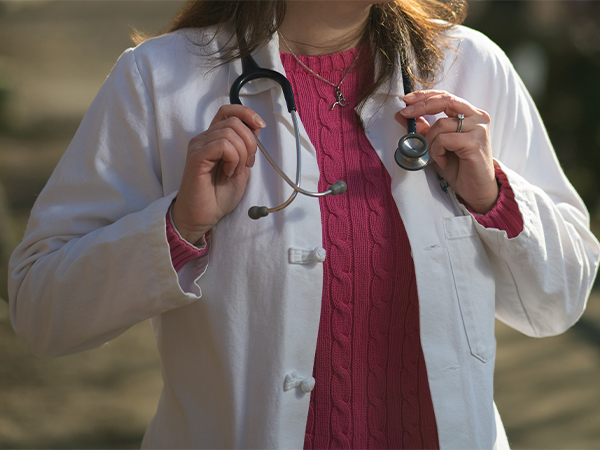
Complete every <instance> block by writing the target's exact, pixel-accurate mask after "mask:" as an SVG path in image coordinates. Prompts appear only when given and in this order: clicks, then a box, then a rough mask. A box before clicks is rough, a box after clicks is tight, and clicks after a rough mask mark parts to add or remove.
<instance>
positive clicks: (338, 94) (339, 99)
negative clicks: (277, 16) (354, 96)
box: [279, 33, 362, 111]
mask: <svg viewBox="0 0 600 450" xmlns="http://www.w3.org/2000/svg"><path fill="white" fill-rule="evenodd" d="M279 36H281V39H283V43H284V44H285V46H286V47H287V49H288V50H289V51H290V53H291V54H292V56H293V57H294V59H295V60H296V61H298V64H300V65H301V66H302V67H304V68H305V69H306V70H308V71H309V72H310V73H312V74H313V75H314V76H315V77H317V78H318V79H319V80H322V81H324V82H325V83H327V84H328V85H330V86H333V87H334V88H335V96H336V98H337V100H336V101H335V102H334V103H333V105H331V109H330V110H329V111H333V108H335V107H336V106H337V105H340V106H341V107H344V106H346V105H347V104H348V102H347V101H346V98H345V97H344V94H342V91H341V87H342V83H343V82H344V81H345V80H346V77H347V76H348V75H349V74H350V71H351V70H352V68H353V67H354V64H356V61H358V57H359V56H360V53H361V52H362V46H361V48H360V50H359V51H358V53H357V54H356V57H355V58H354V61H352V64H350V67H349V68H348V70H347V71H346V73H345V74H344V77H343V78H342V81H340V82H339V83H338V84H333V83H332V82H331V81H329V80H326V79H325V78H323V77H322V76H321V75H319V74H318V73H316V72H315V71H313V70H312V69H311V68H310V67H308V66H307V65H306V64H304V63H303V62H302V61H300V58H298V57H297V56H296V54H295V53H294V52H293V51H292V49H291V48H290V44H288V42H287V41H286V40H285V37H283V34H281V33H279Z"/></svg>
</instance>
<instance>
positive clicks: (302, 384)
mask: <svg viewBox="0 0 600 450" xmlns="http://www.w3.org/2000/svg"><path fill="white" fill-rule="evenodd" d="M297 387H299V388H300V389H301V390H302V392H304V393H305V394H308V393H309V392H311V391H312V390H313V389H314V388H315V379H314V378H313V377H306V378H304V377H301V376H300V375H298V374H297V373H296V372H290V373H288V374H287V375H286V376H285V382H284V384H283V390H284V391H286V392H287V391H289V390H291V389H294V388H297Z"/></svg>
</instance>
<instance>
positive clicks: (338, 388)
mask: <svg viewBox="0 0 600 450" xmlns="http://www.w3.org/2000/svg"><path fill="white" fill-rule="evenodd" d="M453 8H454V9H453ZM460 17H461V5H455V6H453V7H446V6H444V4H437V3H436V2H433V1H427V2H413V1H410V0H406V1H398V2H377V3H376V2H372V1H371V2H369V1H314V2H309V1H302V2H285V1H273V2H271V1H262V2H245V1H239V2H223V1H200V2H189V3H188V4H187V5H186V6H185V7H184V8H183V9H182V11H181V12H180V14H179V16H178V17H177V18H176V20H175V22H174V25H173V27H172V31H173V32H172V33H169V34H166V35H164V36H161V37H158V38H155V39H151V40H148V41H146V42H144V43H143V44H141V45H139V46H138V47H136V48H135V49H131V50H128V51H126V52H125V53H124V54H123V56H122V57H121V58H120V59H119V61H118V63H117V64H116V66H115V67H114V69H113V71H112V73H111V75H110V76H109V78H108V79H107V81H106V83H105V84H104V86H103V87H102V89H101V91H100V93H99V95H98V97H97V98H96V100H95V101H94V103H93V104H92V106H91V108H90V111H89V112H88V114H87V115H86V117H85V119H84V120H83V122H82V124H81V127H80V129H79V131H78V132H77V134H76V136H75V138H74V140H73V142H72V144H71V145H70V147H69V148H68V149H67V151H66V153H65V156H64V157H63V159H62V160H61V162H60V163H59V165H58V167H57V169H56V172H55V173H54V175H53V176H52V178H51V180H50V181H49V183H48V185H47V187H46V188H45V189H44V191H43V192H42V194H41V195H40V197H39V199H38V201H37V203H36V205H35V207H34V209H33V211H32V216H31V219H30V224H29V227H28V230H27V233H26V236H25V239H24V241H23V243H22V244H21V245H20V246H19V248H18V249H17V250H16V251H15V253H14V255H13V257H12V260H11V272H12V273H11V281H10V282H11V318H12V321H13V325H14V327H15V330H16V331H17V332H18V333H19V334H20V335H21V336H22V337H23V338H24V339H25V340H26V341H27V342H28V343H29V345H30V346H31V348H32V349H33V350H34V351H35V352H37V353H38V354H40V355H47V356H52V355H63V354H68V353H72V352H77V351H82V350H85V349H88V348H92V347H96V346H99V345H102V344H103V343H104V342H106V341H107V340H109V339H112V338H113V337H115V336H117V335H119V334H120V333H122V332H123V331H125V330H126V329H127V328H128V327H130V326H131V325H133V324H135V323H137V322H139V321H142V320H145V319H147V318H151V321H152V325H153V327H154V330H155V333H156V337H157V342H158V348H159V351H160V356H161V363H162V368H163V378H164V382H165V387H164V390H163V394H162V396H161V399H160V403H159V407H158V411H157V414H156V416H155V418H154V419H153V421H152V423H151V424H150V426H149V428H148V431H147V433H146V436H145V439H144V443H143V445H144V447H148V448H193V447H205V448H238V447H240V448H241V447H243V448H298V447H301V446H303V445H304V447H306V448H334V447H335V448H338V447H344V448H492V447H496V448H507V447H508V443H507V441H506V437H505V435H504V430H503V428H502V423H501V421H500V418H499V416H498V414H497V411H496V409H495V406H494V404H493V388H492V386H493V383H492V377H493V364H494V362H493V361H494V354H495V340H494V315H496V316H497V317H498V318H500V319H501V320H503V321H505V322H506V323H508V324H509V325H511V326H513V327H515V328H516V329H518V330H520V331H522V332H524V333H526V334H529V335H533V336H545V335H551V334H556V333H560V332H562V331H564V330H565V329H567V328H568V327H569V326H571V325H572V324H573V323H574V322H575V321H576V320H577V318H578V317H579V316H580V315H581V313H582V311H583V309H584V307H585V302H586V298H587V295H588V293H589V289H590V287H591V284H592V282H593V278H594V275H595V272H596V268H597V261H598V243H597V241H596V240H595V238H594V237H593V235H592V234H591V233H590V231H589V228H588V217H587V212H586V211H585V208H584V206H583V204H582V202H581V200H580V199H579V197H578V196H577V194H576V193H575V191H574V190H573V188H572V187H571V186H570V184H569V183H568V181H567V180H566V178H565V177H564V175H563V173H562V171H561V169H560V167H559V165H558V163H557V161H556V158H555V156H554V153H553V151H552V148H551V146H550V144H549V142H548V139H547V136H546V133H545V131H544V128H543V126H542V124H541V122H540V119H539V117H538V114H537V112H536V110H535V107H534V106H533V103H532V101H531V99H530V98H529V96H528V95H527V93H526V92H525V90H524V88H523V86H522V84H521V82H520V81H519V79H518V77H517V76H516V75H515V73H514V71H513V69H512V67H511V66H510V64H509V62H508V61H507V59H506V57H505V56H504V55H503V54H502V53H501V52H500V51H499V50H498V49H497V48H496V47H495V46H494V45H493V44H492V43H490V42H489V41H488V40H486V39H485V38H484V37H482V36H481V35H479V34H477V33H475V32H473V31H471V30H468V29H465V28H462V27H459V26H453V25H452V23H457V22H459V21H460ZM435 18H442V19H445V20H446V22H443V21H432V20H431V19H435ZM239 36H244V39H238V37H239ZM240 42H241V43H242V44H239V43H240ZM240 53H241V54H242V56H243V55H245V54H248V53H252V55H253V57H254V59H255V60H256V61H257V63H258V64H259V65H260V66H261V67H266V68H271V69H274V70H276V71H278V72H281V73H285V74H286V75H287V76H288V78H290V80H291V83H292V87H293V89H294V91H295V94H296V97H297V102H298V111H299V114H300V118H301V121H302V126H301V141H302V154H303V161H302V171H303V174H302V183H303V187H305V188H306V189H310V190H313V191H314V190H317V188H319V189H320V190H323V189H324V188H326V187H327V186H328V185H330V184H332V183H333V182H334V181H335V180H338V179H341V180H343V181H345V182H346V183H347V185H348V191H347V193H345V194H341V195H337V196H331V197H325V198H323V199H321V200H320V201H317V200H315V199H311V198H308V197H304V196H298V197H297V198H296V200H295V201H294V202H293V203H292V204H291V205H290V206H288V207H287V208H286V209H284V210H282V211H280V212H277V213H273V214H270V215H269V216H268V217H266V218H263V219H261V220H257V221H253V220H250V219H249V218H248V216H247V211H248V208H249V207H251V206H253V205H261V204H269V205H279V204H281V203H282V202H284V201H285V200H286V199H287V197H288V196H289V195H290V189H289V187H287V186H286V185H285V183H284V182H283V180H282V179H281V178H280V177H279V176H278V175H277V174H276V173H275V171H274V170H273V169H272V167H271V166H270V165H269V164H268V162H267V161H266V160H265V158H263V157H262V156H260V155H259V156H256V143H255V140H254V138H253V136H252V133H251V131H254V132H255V133H257V134H260V138H261V140H262V141H263V143H264V144H265V147H266V148H267V149H269V150H270V151H271V152H273V153H274V154H275V159H277V160H278V161H279V162H280V163H281V165H282V166H283V168H284V170H285V171H286V172H287V173H292V172H293V171H294V170H295V154H294V151H293V148H294V146H295V142H294V137H293V126H292V123H291V120H290V118H289V115H288V114H287V111H286V110H285V108H284V102H283V100H282V95H281V93H280V90H279V88H278V87H277V86H276V85H275V84H274V83H271V82H270V81H268V80H257V81H256V82H254V83H251V84H248V85H246V86H245V87H244V89H243V90H242V92H241V94H240V98H241V102H242V104H243V105H244V106H240V105H229V104H228V103H229V100H228V96H229V88H230V86H231V84H232V82H233V81H234V80H235V79H236V78H237V77H238V76H239V75H240V73H241V64H240V61H239V58H238V56H239V54H240ZM407 55H410V61H411V64H410V66H408V65H407V66H406V67H404V68H403V70H404V71H405V72H406V73H407V74H408V75H409V76H410V77H411V78H412V79H413V80H414V81H415V82H419V83H420V84H421V85H422V86H425V87H427V88H428V89H425V90H420V91H417V92H414V93H412V94H408V95H405V94H406V93H405V92H404V90H403V87H402V76H401V70H400V67H399V63H398V61H400V60H401V57H403V56H407ZM340 94H341V96H340ZM355 109H356V111H357V113H358V115H357V114H356V113H355ZM423 116H424V117H425V119H424V118H422V117H423ZM407 118H409V119H410V118H418V131H419V132H420V133H421V134H424V135H425V137H426V138H427V140H428V142H429V145H430V153H431V159H432V161H433V162H432V164H430V165H429V166H428V167H427V168H425V170H423V171H419V172H407V171H405V170H404V169H401V168H400V167H398V165H396V163H395V162H394V150H395V148H396V146H397V142H398V139H399V138H400V137H401V136H403V135H404V134H405V133H406V128H405V127H406V119H407Z"/></svg>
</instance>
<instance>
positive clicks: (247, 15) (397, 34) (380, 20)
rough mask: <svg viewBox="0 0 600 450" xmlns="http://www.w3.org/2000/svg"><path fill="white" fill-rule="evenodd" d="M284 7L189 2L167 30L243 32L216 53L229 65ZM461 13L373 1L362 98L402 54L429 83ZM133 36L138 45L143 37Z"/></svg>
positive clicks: (440, 0)
mask: <svg viewBox="0 0 600 450" xmlns="http://www.w3.org/2000/svg"><path fill="white" fill-rule="evenodd" d="M285 6H286V0H192V1H188V2H187V3H185V4H184V6H183V7H182V8H181V10H180V11H179V12H178V13H177V15H176V16H175V18H174V19H173V21H172V23H171V25H170V27H169V29H168V31H175V30H180V29H183V28H205V27H208V26H214V25H216V26H217V33H218V32H219V31H220V30H221V29H222V27H223V26H224V25H226V24H232V23H233V24H234V25H235V31H236V35H238V36H246V43H245V45H244V46H243V48H240V45H239V43H238V42H237V39H233V36H231V38H232V39H230V43H229V44H228V45H227V48H225V49H222V50H223V51H224V53H223V54H222V55H221V56H220V57H219V59H220V62H221V63H227V62H230V61H232V60H234V59H237V58H240V57H244V56H246V55H248V54H250V53H252V52H253V51H254V50H256V49H257V48H259V47H261V46H262V45H264V44H266V43H267V42H268V41H269V40H270V39H271V38H272V36H273V34H274V33H275V32H276V31H277V29H278V28H279V26H280V25H281V23H282V22H283V18H284V16H285ZM465 16H466V2H465V1H464V0H396V1H394V2H390V3H378V4H374V5H372V6H371V12H370V15H369V18H368V20H367V23H366V26H365V29H364V31H363V34H362V36H361V40H360V43H362V44H367V43H370V45H368V46H367V47H368V48H372V49H373V52H372V55H371V57H372V58H373V59H374V60H375V61H376V62H377V64H378V67H379V71H378V74H377V78H376V79H375V80H374V83H373V84H372V85H371V86H367V87H366V88H365V89H364V91H365V93H364V94H363V96H362V100H363V101H364V99H366V98H367V97H368V96H369V95H370V94H371V93H373V92H374V91H375V90H376V89H377V88H378V87H379V86H381V85H382V84H383V83H386V82H387V81H388V80H390V78H391V77H392V76H393V75H394V74H395V72H396V71H397V69H398V61H399V57H400V56H401V55H402V56H404V57H405V58H406V59H405V60H412V61H413V63H414V68H415V69H416V70H413V67H412V65H411V67H408V68H407V69H408V73H409V75H410V76H411V78H412V79H413V83H414V81H417V82H419V83H421V84H423V85H424V86H428V85H431V84H432V83H433V81H434V80H435V75H436V72H437V70H438V69H439V67H440V65H441V63H442V60H443V57H444V54H443V48H444V47H446V46H447V45H446V43H445V39H444V36H445V31H446V30H448V29H450V28H451V27H452V26H454V25H456V24H459V23H461V22H462V21H463V20H464V18H465ZM268 18H272V19H273V20H268ZM435 19H438V20H435ZM134 40H135V41H136V43H139V42H141V41H142V40H143V38H139V36H138V38H137V39H136V38H134Z"/></svg>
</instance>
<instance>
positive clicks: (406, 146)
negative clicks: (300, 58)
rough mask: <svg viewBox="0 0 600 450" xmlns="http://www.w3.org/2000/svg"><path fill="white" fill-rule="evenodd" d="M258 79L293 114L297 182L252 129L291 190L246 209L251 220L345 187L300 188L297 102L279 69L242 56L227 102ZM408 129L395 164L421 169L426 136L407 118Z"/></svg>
mask: <svg viewBox="0 0 600 450" xmlns="http://www.w3.org/2000/svg"><path fill="white" fill-rule="evenodd" d="M405 67H406V65H405V64H404V58H403V59H402V79H403V84H404V92H405V94H408V93H410V92H412V82H411V79H410V77H409V76H408V73H407V72H406V71H405ZM258 78H268V79H270V80H273V81H275V82H276V83H277V84H279V86H280V87H281V89H282V90H283V97H284V98H285V103H286V105H287V109H288V112H289V113H290V114H291V116H292V122H293V124H294V135H295V138H296V181H295V182H293V181H292V180H291V179H290V178H289V177H288V176H287V175H286V174H285V172H284V171H283V170H282V169H281V168H280V167H279V165H278V164H277V163H276V162H275V160H274V159H273V158H272V157H271V155H270V154H269V152H268V151H267V149H266V148H265V147H264V145H263V144H262V142H261V141H260V139H259V138H258V136H256V134H255V133H254V132H252V134H253V135H254V138H255V139H256V143H257V144H258V147H259V148H260V151H261V152H262V154H263V155H264V156H265V158H267V160H268V161H269V163H271V165H272V166H273V168H274V169H275V170H276V171H277V173H278V174H279V175H280V176H281V178H283V180H284V181H285V182H286V183H287V184H289V185H290V187H291V188H292V189H293V190H294V191H293V192H292V194H291V195H290V197H289V198H288V199H287V200H286V201H285V202H283V203H282V204H281V205H279V206H274V207H272V208H268V207H266V206H253V207H251V208H250V209H249V210H248V215H249V216H250V218H252V219H260V218H261V217H265V216H267V215H268V214H269V213H272V212H276V211H281V210H282V209H283V208H285V207H286V206H288V205H289V204H290V203H292V201H294V199H295V198H296V196H297V195H298V193H300V194H304V195H307V196H309V197H324V196H326V195H337V194H342V193H344V192H346V189H348V186H347V185H346V183H345V182H344V181H342V180H338V181H336V182H335V183H333V184H332V185H331V186H329V188H328V189H327V190H326V191H323V192H311V191H307V190H305V189H302V188H301V187H300V179H301V167H302V161H301V153H302V152H301V147H300V132H299V130H298V118H297V115H296V102H295V100H294V94H293V92H292V85H291V84H290V82H289V81H288V79H287V78H286V77H285V76H283V74H281V73H279V72H275V71H274V70H271V69H264V68H262V67H260V66H259V65H258V64H257V63H256V61H255V60H254V58H252V56H251V55H248V56H245V57H244V58H242V74H241V75H240V76H239V77H238V78H236V80H235V81H234V82H233V84H232V85H231V89H230V91H229V101H230V102H231V104H236V105H241V104H242V102H241V101H240V90H241V89H242V87H243V86H244V85H245V84H246V83H248V82H249V81H252V80H256V79H258ZM407 130H408V133H407V134H406V135H405V136H403V137H402V138H401V139H400V141H398V148H397V149H396V152H395V154H394V159H395V160H396V163H397V164H398V165H399V166H400V167H402V168H404V169H406V170H420V169H423V168H424V167H425V166H426V165H427V164H428V163H429V152H428V149H429V145H428V144H427V141H426V140H425V138H424V137H423V136H421V135H419V134H417V121H416V119H407Z"/></svg>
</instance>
